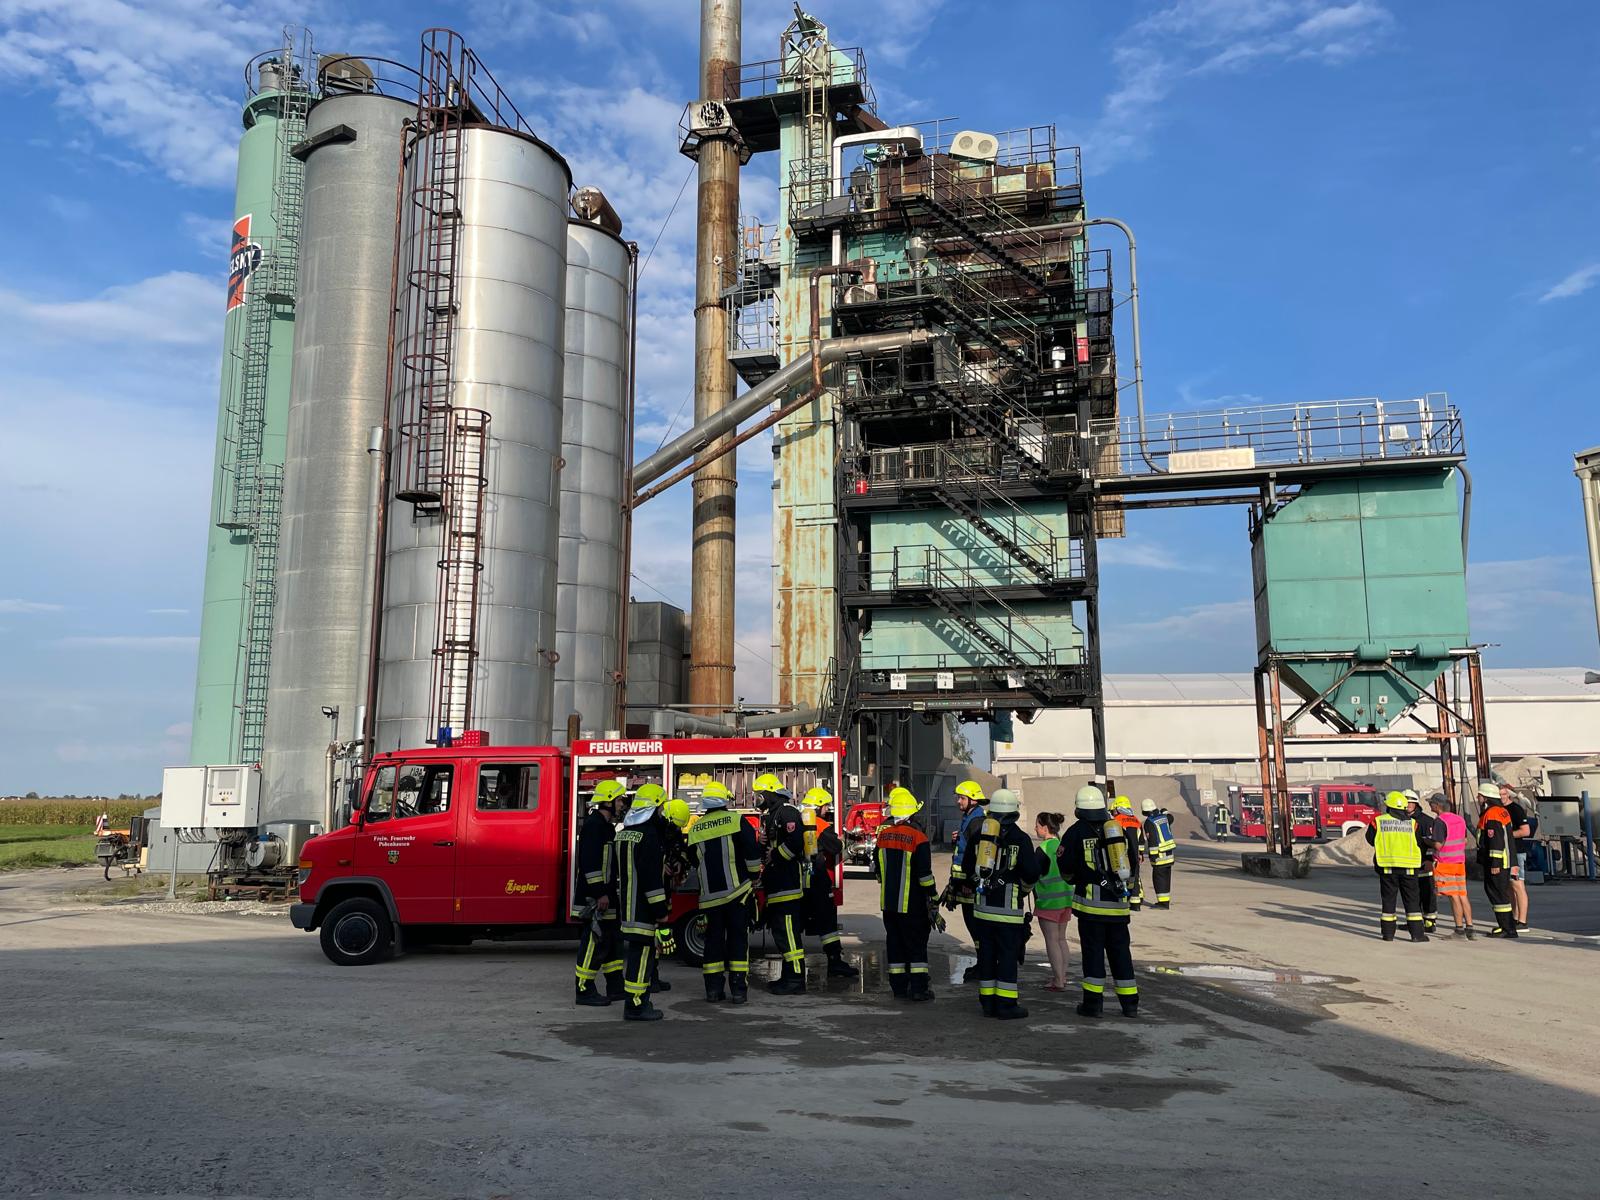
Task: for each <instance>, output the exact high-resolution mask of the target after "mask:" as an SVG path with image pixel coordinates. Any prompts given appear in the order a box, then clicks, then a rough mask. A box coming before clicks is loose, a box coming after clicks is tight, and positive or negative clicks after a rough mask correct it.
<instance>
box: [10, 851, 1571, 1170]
mask: <svg viewBox="0 0 1600 1200" xmlns="http://www.w3.org/2000/svg"><path fill="white" fill-rule="evenodd" d="M1237 853H1238V851H1237V848H1229V847H1212V846H1188V845H1186V846H1185V847H1184V855H1185V857H1184V859H1183V861H1182V863H1181V865H1180V868H1179V872H1178V876H1177V880H1176V884H1175V889H1174V890H1175V894H1176V897H1177V902H1178V903H1177V907H1176V908H1174V909H1173V910H1172V911H1170V912H1167V913H1148V914H1142V915H1141V916H1140V917H1138V918H1137V919H1136V923H1135V940H1136V944H1137V953H1138V955H1139V957H1140V964H1141V975H1142V978H1141V983H1142V987H1143V992H1144V997H1145V1005H1146V1009H1147V1012H1146V1015H1145V1017H1144V1018H1143V1019H1141V1020H1139V1021H1137V1022H1128V1021H1123V1020H1121V1019H1120V1018H1115V1017H1109V1018H1106V1019H1104V1020H1103V1021H1100V1022H1097V1023H1096V1022H1086V1021H1084V1020H1082V1019H1080V1018H1078V1017H1076V1016H1075V1015H1074V1014H1073V1013H1072V1010H1071V1004H1072V1003H1073V1002H1074V1000H1075V997H1059V996H1055V995H1051V994H1049V993H1046V992H1044V991H1042V990H1041V989H1040V987H1039V986H1038V985H1039V984H1040V983H1041V982H1042V981H1043V970H1042V968H1041V967H1040V966H1039V965H1038V961H1037V960H1039V959H1040V957H1041V950H1042V948H1041V947H1040V945H1039V943H1038V941H1037V940H1035V942H1034V943H1033V944H1032V945H1031V946H1030V962H1029V964H1028V965H1027V966H1026V967H1025V971H1024V991H1025V1002H1026V1003H1027V1004H1028V1005H1029V1007H1030V1008H1031V1009H1032V1010H1033V1015H1032V1017H1031V1018H1030V1019H1029V1020H1027V1021H1025V1022H1011V1023H999V1022H991V1021H982V1020H980V1019H979V1017H978V1014H977V1001H976V996H975V995H974V994H973V991H974V989H973V988H971V987H961V986H959V985H955V986H952V985H951V983H950V982H949V980H950V979H951V978H952V977H959V974H960V971H961V968H962V967H963V966H964V965H965V964H966V963H967V962H969V961H970V957H968V955H969V950H968V947H966V945H965V944H964V942H963V941H961V940H960V939H958V938H956V937H951V936H942V937H939V938H936V940H935V948H934V955H933V958H934V960H935V963H936V972H937V974H938V975H939V976H940V978H939V979H938V980H937V986H938V990H939V999H938V1000H937V1002H935V1003H934V1004H931V1005H918V1006H906V1005H897V1004H895V1003H894V1002H893V1001H892V1000H891V999H890V997H889V995H888V990H887V986H886V984H885V983H884V981H883V979H882V976H881V973H880V965H879V951H880V949H881V940H882V928H881V925H880V924H879V922H878V920H877V918H876V916H875V915H873V914H872V913H871V911H870V909H871V906H872V905H873V904H874V903H875V901H876V889H875V888H874V887H873V886H872V885H871V883H870V882H869V881H865V880H861V881H857V880H852V881H851V882H850V884H849V885H848V889H849V902H848V905H847V908H848V909H849V912H848V914H847V917H846V926H847V929H848V932H849V934H850V935H851V936H850V937H849V938H848V939H847V944H848V947H849V951H850V953H851V955H852V957H853V958H855V959H856V960H857V961H858V962H860V963H861V964H862V965H863V967H864V971H863V977H862V980H861V981H860V982H859V983H857V984H854V985H851V986H842V985H841V984H840V983H839V982H837V981H835V982H833V983H829V982H827V981H825V980H823V979H822V978H821V975H820V966H821V961H822V960H821V958H820V956H814V958H813V964H812V969H813V985H814V987H813V991H812V993H811V994H810V995H808V996H806V997H804V998H803V999H799V1000H794V1001H787V1002H784V1001H779V1000H775V999H770V998H768V997H767V996H765V995H764V994H760V993H758V994H756V995H754V996H753V998H752V1000H751V1003H750V1004H749V1005H748V1006H746V1007H745V1008H743V1009H729V1008H727V1007H721V1008H718V1007H713V1006H710V1005H707V1004H706V1003H705V1002H704V1000H703V999H701V998H699V997H700V994H701V993H700V987H699V981H698V978H697V976H696V974H695V972H694V971H693V970H692V969H690V968H687V967H682V966H677V965H669V967H668V969H667V976H668V978H669V979H670V980H672V981H673V982H674V983H675V984H676V987H675V989H674V990H673V991H672V992H671V993H669V994H667V995H665V996H663V997H661V1003H662V1005H663V1007H664V1008H665V1010H666V1012H667V1017H668V1019H667V1020H666V1021H663V1022H661V1023H659V1024H657V1025H654V1026H644V1027H640V1026H632V1025H625V1024H624V1023H623V1022H622V1021H621V1020H620V1012H619V1010H618V1009H617V1008H611V1009H600V1010H595V1009H582V1010H580V1009H576V1008H574V1007H573V1006H572V1005H571V955H570V950H569V948H564V947H561V946H549V945H543V946H532V945H526V946H524V945H512V946H495V945H489V946H479V947H474V948H471V949H468V950H442V951H436V952H425V953H418V954H412V955H409V956H407V957H404V958H401V959H398V960H396V961H394V962H392V963H389V964H386V965H384V966H380V967H374V968H367V969H359V970H342V969H340V968H336V967H334V966H332V965H330V964H329V963H328V962H327V961H326V960H325V959H324V958H323V957H322V955H321V952H320V951H319V950H318V948H317V945H316V939H315V938H314V937H312V936H308V935H306V934H302V933H299V932H297V931H295V930H294V929H292V928H291V927H290V926H289V923H288V921H287V920H286V919H284V918H283V917H282V916H277V915H273V914H271V913H270V912H268V913H266V914H256V915H250V914H248V913H247V912H246V911H244V910H243V908H242V906H240V907H236V908H233V909H224V908H223V907H222V906H211V905H198V904H194V903H192V902H189V901H180V902H178V903H177V904H176V905H168V904H167V903H166V902H165V901H161V900H154V901H152V900H140V901H132V902H123V903H117V904H111V905H106V906H98V905H94V904H90V903H86V902H84V901H83V900H81V899H79V898H77V897H76V896H75V895H74V893H78V892H82V891H83V890H84V889H86V888H90V891H91V893H92V888H91V887H90V885H91V884H92V882H93V881H91V880H89V879H88V878H87V876H86V875H85V873H84V872H60V871H41V872H31V873H27V874H19V875H8V876H3V877H0V1012H3V1013H4V1014H5V1016H4V1020H3V1024H0V1166H3V1174H0V1194H4V1195H47V1196H48V1195H99V1194H106V1195H180V1196H190V1195H193V1196H263V1197H267V1196H271V1197H283V1196H323V1195H329V1196H331V1195H341V1196H456V1195H460V1196H533V1195H567V1194H578V1193H590V1194H596V1195H612V1194H615V1195H626V1196H629V1197H649V1196H698V1195H709V1194H712V1193H721V1194H732V1193H735V1192H739V1193H743V1194H746V1195H762V1196H765V1195H785V1194H790V1193H802V1194H817V1195H823V1194H827V1195H833V1194H861V1195H880V1194H884V1195H915V1196H918V1197H938V1196H961V1197H971V1196H975V1195H977V1196H1039V1197H1045V1196H1051V1197H1055V1196H1059V1195H1062V1194H1069V1195H1070V1194H1072V1193H1074V1192H1077V1191H1079V1190H1082V1189H1084V1188H1085V1187H1088V1188H1090V1189H1092V1190H1093V1191H1095V1192H1097V1193H1101V1194H1106V1193H1129V1194H1139V1195H1154V1196H1204V1197H1208V1198H1214V1197H1218V1196H1226V1195H1264V1194H1267V1193H1269V1192H1270V1193H1279V1194H1290V1195H1294V1196H1296V1197H1324V1196H1327V1197H1332V1196H1346V1195H1352V1194H1355V1195H1362V1194H1370V1193H1374V1192H1377V1191H1379V1190H1382V1191H1384V1192H1386V1193H1399V1192H1406V1193H1409V1194H1412V1195H1418V1194H1423V1185H1424V1184H1426V1185H1428V1192H1429V1193H1430V1194H1440V1195H1448V1194H1451V1193H1452V1192H1457V1193H1463V1194H1465V1193H1469V1192H1470V1194H1473V1195H1485V1194H1487V1195H1510V1194H1520V1193H1521V1192H1523V1191H1524V1190H1526V1188H1525V1186H1524V1185H1523V1184H1519V1183H1517V1182H1516V1179H1517V1177H1518V1176H1523V1175H1525V1176H1528V1177H1529V1178H1530V1179H1534V1178H1536V1179H1537V1181H1538V1182H1537V1184H1536V1185H1535V1184H1529V1185H1526V1186H1527V1187H1532V1188H1533V1190H1535V1191H1538V1192H1540V1193H1541V1194H1545V1195H1555V1196H1573V1197H1578V1196H1593V1195H1596V1194H1600V1184H1597V1181H1596V1178H1595V1174H1594V1170H1593V1159H1594V1155H1593V1146H1592V1142H1591V1141H1590V1139H1591V1138H1592V1137H1593V1131H1594V1130H1595V1128H1596V1126H1597V1118H1600V1100H1597V1092H1600V1084H1597V1083H1596V1080H1597V1079H1600V1073H1597V1070H1596V1068H1597V1067H1600V1056H1597V1053H1596V1049H1595V1047H1596V1037H1595V1032H1596V1025H1597V1021H1600V1018H1597V1017H1596V1015H1595V1000H1596V997H1597V996H1600V987H1597V985H1600V958H1597V957H1596V955H1595V950H1596V947H1597V946H1600V941H1597V940H1595V939H1592V938H1587V937H1581V936H1574V935H1573V934H1572V933H1541V934H1539V935H1537V936H1535V937H1531V938H1527V939H1525V940H1523V941H1522V942H1520V943H1518V944H1514V945H1505V944H1497V943H1493V942H1488V941H1486V940H1483V939H1480V940H1479V941H1477V942H1476V943H1473V944H1465V943H1462V942H1457V941H1454V940H1450V939H1444V940H1436V941H1435V942H1433V943H1430V944H1429V945H1426V946H1412V945H1410V944H1408V943H1404V942H1401V943H1397V944H1392V945H1384V944H1382V943H1381V942H1379V941H1378V940H1377V937H1376V933H1377V919H1376V908H1377V895H1376V891H1377V889H1376V886H1375V885H1374V883H1373V881H1372V878H1371V876H1370V874H1367V873H1364V872H1359V871H1337V870H1325V871H1321V872H1317V873H1314V874H1313V876H1312V877H1311V878H1310V879H1307V880H1301V881H1295V882H1275V881H1265V880H1256V879H1250V878H1247V877H1245V876H1244V875H1243V874H1242V873H1241V872H1239V871H1238V869H1237V864H1238V858H1237ZM940 870H941V872H942V870H943V867H942V866H941V868H940ZM1478 903H1479V907H1480V908H1482V907H1483V905H1482V902H1481V898H1480V899H1479V901H1478ZM1479 919H1480V920H1481V921H1486V919H1487V913H1486V912H1483V913H1480V917H1479ZM1534 920H1535V923H1536V924H1539V923H1541V921H1543V922H1544V923H1545V924H1546V925H1549V926H1554V927H1556V928H1560V929H1564V930H1577V931H1586V932H1588V931H1600V888H1591V887H1588V886H1586V885H1566V886H1563V887H1548V888H1542V889H1540V888H1536V889H1534ZM956 925H957V926H959V922H956ZM1074 967H1076V960H1074Z"/></svg>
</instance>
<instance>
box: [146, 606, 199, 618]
mask: <svg viewBox="0 0 1600 1200" xmlns="http://www.w3.org/2000/svg"><path fill="white" fill-rule="evenodd" d="M145 612H147V613H149V614H150V615H151V616H152V617H187V616H188V615H189V610H188V609H187V608H147V609H145Z"/></svg>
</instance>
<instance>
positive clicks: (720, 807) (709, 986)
mask: <svg viewBox="0 0 1600 1200" xmlns="http://www.w3.org/2000/svg"><path fill="white" fill-rule="evenodd" d="M731 800H732V797H731V796H730V795H729V794H728V789H727V788H726V787H725V786H724V785H722V784H720V783H708V784H706V785H705V788H704V790H703V791H701V793H700V803H701V805H702V806H703V807H704V809H705V812H704V814H703V815H702V816H701V817H700V819H699V820H698V821H695V822H694V823H693V824H691V825H690V826H689V851H690V853H691V854H692V855H693V857H694V863H695V866H696V867H697V868H698V870H699V875H700V914H701V915H702V916H703V917H704V918H705V929H706V957H705V963H704V965H703V966H702V967H701V971H702V973H703V974H704V976H705V983H706V999H707V1000H708V1001H710V1002H711V1003H712V1004H720V1003H722V1002H723V1001H724V1000H730V1001H732V1002H733V1003H734V1004H743V1003H744V1002H745V1001H746V1000H747V999H748V998H749V985H748V983H747V982H746V979H747V977H748V975H749V973H750V918H749V912H748V910H747V909H746V907H745V904H746V901H747V899H748V898H749V896H750V892H751V889H752V888H754V886H755V882H754V881H755V878H756V876H757V875H759V874H760V873H761V845H760V843H759V842H757V841H756V831H755V830H754V829H751V828H750V823H749V822H748V821H746V820H745V819H744V818H743V817H742V816H740V815H739V814H738V813H736V812H732V811H730V810H729V808H728V804H729V802H730V801H731Z"/></svg>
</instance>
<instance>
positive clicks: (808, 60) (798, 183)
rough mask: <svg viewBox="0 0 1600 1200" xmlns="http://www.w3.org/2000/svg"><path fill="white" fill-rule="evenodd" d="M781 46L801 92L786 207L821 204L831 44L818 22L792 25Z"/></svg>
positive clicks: (827, 155)
mask: <svg viewBox="0 0 1600 1200" xmlns="http://www.w3.org/2000/svg"><path fill="white" fill-rule="evenodd" d="M786 32H787V34H788V38H787V44H786V45H785V47H784V52H783V53H784V59H785V64H784V65H785V67H786V68H788V66H789V60H791V59H792V62H793V67H792V70H793V72H794V73H795V74H796V76H797V77H798V81H799V84H800V95H801V104H802V107H801V124H800V140H801V145H800V155H799V159H798V161H797V162H796V163H795V164H794V166H793V167H791V169H790V178H789V186H790V189H791V194H790V196H789V211H790V212H795V211H797V210H798V209H802V208H809V207H811V206H812V205H817V204H821V203H822V202H823V201H824V200H826V199H827V198H828V193H829V191H830V190H831V187H832V179H831V176H832V173H833V165H832V156H831V152H832V145H831V138H830V137H829V133H830V129H829V126H830V124H831V122H832V114H831V112H830V111H829V109H830V105H829V102H828V85H829V83H830V82H831V81H832V68H833V62H832V49H833V48H832V47H831V46H830V45H829V44H828V31H827V28H826V27H825V26H823V25H821V24H814V25H813V24H807V25H805V26H802V25H801V24H800V23H799V21H798V20H797V21H796V23H795V24H793V25H791V26H790V28H789V30H788V31H786Z"/></svg>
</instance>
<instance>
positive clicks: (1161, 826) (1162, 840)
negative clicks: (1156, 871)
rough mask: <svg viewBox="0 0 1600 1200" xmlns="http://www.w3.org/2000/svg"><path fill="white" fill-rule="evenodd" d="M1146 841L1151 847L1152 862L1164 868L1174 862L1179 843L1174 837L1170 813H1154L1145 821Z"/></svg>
mask: <svg viewBox="0 0 1600 1200" xmlns="http://www.w3.org/2000/svg"><path fill="white" fill-rule="evenodd" d="M1144 841H1145V845H1147V846H1149V847H1150V861H1151V862H1153V863H1155V864H1156V865H1157V866H1164V865H1165V864H1167V863H1169V862H1171V861H1172V857H1173V852H1174V851H1176V850H1177V848H1178V843H1177V842H1176V841H1175V840H1173V837H1172V817H1171V815H1170V814H1168V813H1164V812H1160V811H1157V812H1153V813H1151V814H1150V815H1149V816H1148V817H1146V818H1145V820H1144Z"/></svg>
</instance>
